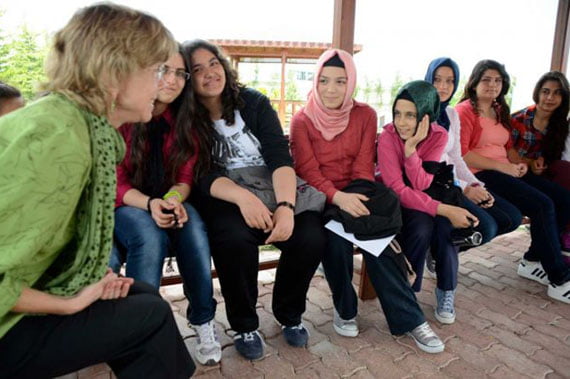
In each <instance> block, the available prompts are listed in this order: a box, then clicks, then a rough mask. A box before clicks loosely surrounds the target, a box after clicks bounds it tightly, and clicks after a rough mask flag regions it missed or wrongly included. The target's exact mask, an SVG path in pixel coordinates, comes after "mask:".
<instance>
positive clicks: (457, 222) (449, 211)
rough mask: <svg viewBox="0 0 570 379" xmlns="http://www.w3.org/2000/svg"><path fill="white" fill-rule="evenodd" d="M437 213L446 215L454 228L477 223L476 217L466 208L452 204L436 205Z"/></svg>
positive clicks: (466, 226)
mask: <svg viewBox="0 0 570 379" xmlns="http://www.w3.org/2000/svg"><path fill="white" fill-rule="evenodd" d="M437 214H438V215H440V216H444V217H447V218H448V219H449V221H450V222H451V225H453V227H454V228H468V227H470V226H471V224H472V223H473V226H477V225H479V220H478V219H477V217H475V216H473V215H472V214H471V213H470V212H469V211H468V210H467V209H464V208H461V207H456V206H454V205H449V204H443V203H440V204H439V205H438V206H437Z"/></svg>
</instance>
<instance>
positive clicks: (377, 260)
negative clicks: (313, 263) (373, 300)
mask: <svg viewBox="0 0 570 379" xmlns="http://www.w3.org/2000/svg"><path fill="white" fill-rule="evenodd" d="M353 252H354V247H353V245H352V242H350V241H347V240H345V239H344V238H342V237H340V236H339V235H337V234H335V233H333V232H331V231H329V230H327V249H326V250H325V253H324V255H323V267H324V269H325V277H326V279H327V282H328V283H329V287H330V288H331V292H332V295H333V303H334V307H335V309H336V310H337V312H338V314H339V315H340V317H341V318H343V319H345V320H349V319H351V318H354V317H355V316H356V313H357V307H358V300H357V298H356V293H355V291H354V287H353V286H352V273H353V262H352V255H353ZM362 256H363V258H364V260H365V261H366V271H367V272H368V276H369V277H370V281H371V282H372V286H373V287H374V290H375V291H376V295H377V296H378V300H379V301H380V305H381V306H382V310H383V311H384V316H385V317H386V321H387V322H388V327H389V328H390V332H391V333H392V334H394V335H400V334H404V333H406V332H409V331H411V330H413V329H414V328H415V327H416V326H418V325H420V324H422V323H424V322H425V317H424V314H423V312H422V310H421V309H420V307H419V305H418V302H417V299H416V296H415V294H414V291H413V290H412V288H411V287H410V285H409V284H408V281H407V278H406V277H405V276H404V274H403V273H402V272H401V271H400V269H399V268H398V267H397V266H396V263H395V262H394V260H393V259H392V258H390V257H388V256H386V255H384V254H380V256H379V257H375V256H374V255H372V254H369V253H367V252H363V253H362Z"/></svg>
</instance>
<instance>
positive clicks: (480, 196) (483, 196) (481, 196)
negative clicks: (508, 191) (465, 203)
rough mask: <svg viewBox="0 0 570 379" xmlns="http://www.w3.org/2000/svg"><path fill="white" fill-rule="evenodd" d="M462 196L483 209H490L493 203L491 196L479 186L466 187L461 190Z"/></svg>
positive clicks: (493, 199)
mask: <svg viewBox="0 0 570 379" xmlns="http://www.w3.org/2000/svg"><path fill="white" fill-rule="evenodd" d="M463 194H464V195H465V197H467V198H468V199H469V200H471V201H472V202H474V203H475V204H477V205H479V206H480V207H483V208H490V207H492V206H493V204H494V203H495V198H494V197H493V195H491V193H490V192H489V191H487V190H486V189H485V188H483V187H481V186H476V187H473V186H467V187H465V189H464V190H463Z"/></svg>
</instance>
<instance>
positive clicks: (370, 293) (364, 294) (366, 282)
mask: <svg viewBox="0 0 570 379" xmlns="http://www.w3.org/2000/svg"><path fill="white" fill-rule="evenodd" d="M354 254H360V252H359V251H358V249H355V250H354ZM167 259H168V258H167ZM278 263H279V257H275V258H271V259H268V260H263V261H260V262H259V270H260V271H261V270H269V269H273V268H277V264H278ZM217 277H218V274H217V272H216V269H215V268H212V278H217ZM181 283H182V277H181V276H180V274H178V273H176V274H174V275H168V276H163V277H162V280H161V281H160V285H161V286H168V285H173V284H181ZM358 297H359V298H360V299H361V300H370V299H374V298H376V292H375V291H374V288H373V287H372V283H371V282H370V278H369V277H368V273H367V271H366V262H365V261H364V259H363V260H362V265H361V266H360V282H359V283H358Z"/></svg>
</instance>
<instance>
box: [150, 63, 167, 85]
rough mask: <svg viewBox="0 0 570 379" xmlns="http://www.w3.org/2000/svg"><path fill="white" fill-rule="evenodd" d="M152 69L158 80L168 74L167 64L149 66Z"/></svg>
mask: <svg viewBox="0 0 570 379" xmlns="http://www.w3.org/2000/svg"><path fill="white" fill-rule="evenodd" d="M149 69H150V70H152V73H153V74H154V78H155V79H156V81H157V82H158V81H160V80H162V78H163V77H164V75H165V74H166V71H167V69H166V66H165V65H160V66H158V67H156V68H152V69H151V68H149Z"/></svg>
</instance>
